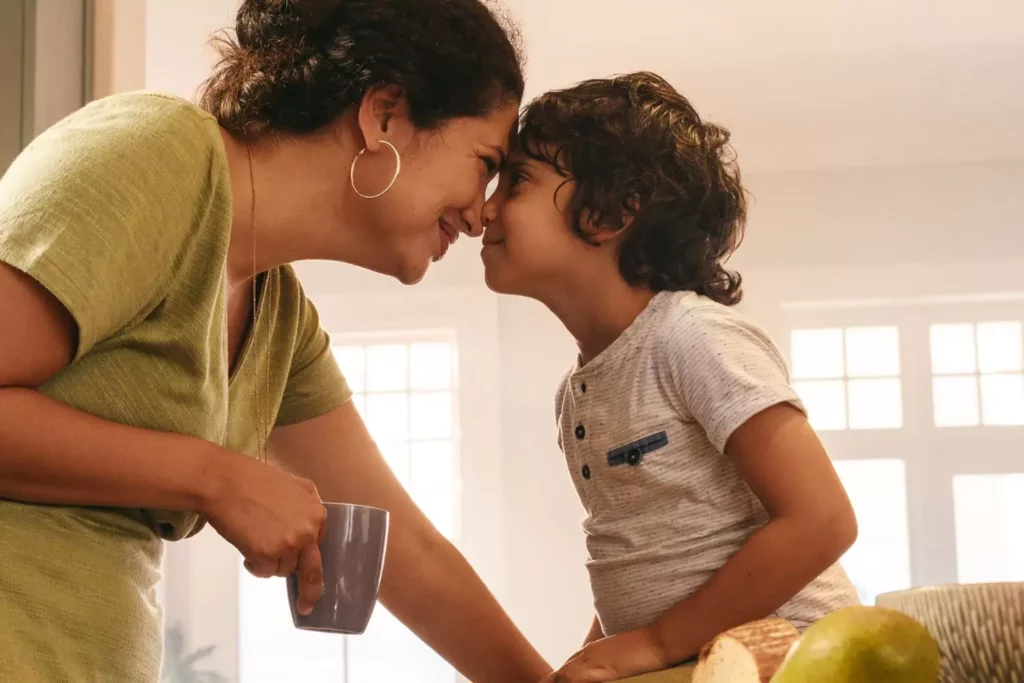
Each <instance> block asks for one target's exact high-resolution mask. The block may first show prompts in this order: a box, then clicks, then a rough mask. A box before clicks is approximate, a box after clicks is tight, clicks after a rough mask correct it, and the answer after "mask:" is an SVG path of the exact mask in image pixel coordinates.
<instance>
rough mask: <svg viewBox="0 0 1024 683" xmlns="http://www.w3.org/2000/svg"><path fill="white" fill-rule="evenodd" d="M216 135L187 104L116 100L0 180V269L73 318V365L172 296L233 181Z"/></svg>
mask: <svg viewBox="0 0 1024 683" xmlns="http://www.w3.org/2000/svg"><path fill="white" fill-rule="evenodd" d="M217 135H218V134H217V131H216V125H215V124H214V123H213V122H212V121H210V120H207V119H205V118H204V117H203V115H202V113H201V112H200V111H199V110H196V109H195V108H194V107H192V105H190V104H188V103H187V102H184V101H183V100H182V101H179V100H175V99H173V98H166V97H159V96H155V95H141V94H133V95H131V96H122V97H115V98H109V99H108V100H101V101H99V102H97V103H94V104H92V105H89V106H88V107H86V108H84V109H82V110H79V111H78V112H76V113H74V114H72V115H71V116H70V117H69V118H67V119H65V120H63V121H62V122H60V123H58V124H57V125H56V126H54V127H53V128H51V129H50V130H48V131H47V132H45V133H43V134H42V135H41V136H40V137H39V138H37V139H36V140H34V141H33V142H32V143H31V144H30V145H29V146H28V147H27V148H26V149H25V150H24V151H23V152H22V154H21V155H20V156H19V157H18V158H17V159H16V160H15V161H14V163H13V164H12V165H11V167H10V168H9V169H8V171H7V173H6V174H5V175H4V176H3V179H2V180H0V261H3V262H5V263H7V264H8V265H10V266H12V267H14V268H16V269H18V270H20V271H22V272H24V273H25V274H27V275H28V276H30V277H31V278H33V279H34V280H36V281H37V282H38V283H39V284H41V285H42V286H43V287H45V288H46V289H47V290H49V291H50V292H51V293H52V294H53V295H54V296H55V297H56V298H57V299H58V300H59V301H60V302H61V303H62V304H63V305H64V307H65V308H66V309H67V310H68V312H69V313H70V314H71V315H72V317H73V318H74V319H75V321H76V323H77V326H78V347H77V351H76V358H77V357H80V356H82V355H83V354H85V353H87V352H88V351H89V350H90V349H91V348H93V347H94V346H95V345H96V344H98V343H100V342H102V341H103V340H104V339H107V338H109V337H112V336H114V335H115V334H116V333H118V332H119V331H120V330H122V329H123V328H125V327H126V326H128V325H130V324H131V323H132V322H133V321H134V320H137V319H140V318H141V317H144V316H145V315H146V314H147V313H148V312H149V311H150V310H152V309H153V308H154V307H155V306H156V305H157V304H158V303H159V301H160V299H161V297H162V296H164V295H165V294H166V291H167V290H168V289H169V287H170V284H171V281H172V279H173V275H174V273H175V269H176V266H177V265H178V263H179V262H180V261H181V258H182V254H183V250H184V248H185V247H186V246H187V243H188V242H189V236H190V234H191V233H192V231H193V229H194V227H195V226H196V225H197V224H198V223H199V222H200V221H201V220H202V217H203V215H204V213H205V212H207V211H208V210H209V209H210V206H211V197H212V196H213V194H214V191H215V185H216V184H217V183H218V182H221V183H226V171H225V170H224V164H223V162H222V161H221V158H222V155H220V157H218V152H219V144H220V142H219V139H218V138H217V137H216V136H217ZM218 161H220V163H219V164H218V163H217V162H218Z"/></svg>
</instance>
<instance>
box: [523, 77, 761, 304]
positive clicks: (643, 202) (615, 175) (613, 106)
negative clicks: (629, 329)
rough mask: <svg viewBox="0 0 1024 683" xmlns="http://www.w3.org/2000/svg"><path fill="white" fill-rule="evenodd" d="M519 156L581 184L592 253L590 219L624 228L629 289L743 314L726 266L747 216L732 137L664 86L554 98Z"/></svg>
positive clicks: (527, 123) (543, 104)
mask: <svg viewBox="0 0 1024 683" xmlns="http://www.w3.org/2000/svg"><path fill="white" fill-rule="evenodd" d="M517 145H518V146H519V147H520V148H521V149H522V150H523V151H524V152H525V153H526V154H527V155H528V156H531V157H533V158H535V159H537V160H539V161H541V162H544V163H547V164H550V165H551V166H553V167H554V168H555V169H556V170H557V171H558V172H559V173H560V174H561V175H563V176H564V177H565V178H566V179H567V182H568V179H572V180H573V181H574V182H575V184H576V187H575V191H574V193H573V197H572V200H571V202H570V204H569V211H570V213H571V221H572V228H573V231H574V232H575V233H576V234H577V235H579V236H580V237H581V238H583V239H585V240H587V241H589V242H591V243H593V239H592V236H591V235H590V234H589V230H588V229H587V228H586V227H585V226H584V225H583V222H584V216H585V217H586V222H587V223H588V224H590V225H595V226H601V227H605V228H611V229H616V230H617V229H623V228H625V230H626V231H625V235H624V239H623V243H622V250H621V253H620V255H619V270H620V271H621V273H622V276H623V277H624V278H625V279H626V281H627V282H629V283H630V284H632V285H637V286H645V287H649V288H651V289H652V290H654V291H664V290H673V291H682V290H686V291H694V292H697V293H699V294H703V295H705V296H707V297H709V298H711V299H714V300H715V301H717V302H719V303H722V304H726V305H730V306H731V305H733V304H736V303H739V301H740V299H741V298H742V296H743V292H742V284H741V283H742V279H741V278H740V276H739V274H738V273H736V272H732V271H729V270H727V269H726V268H725V266H724V262H725V261H726V260H727V259H728V257H729V256H730V255H731V254H732V252H733V251H735V250H736V248H737V247H738V246H739V244H740V241H741V240H742V238H743V230H744V225H745V222H746V213H747V206H746V196H745V192H744V190H743V186H742V185H741V183H740V172H739V168H738V166H737V165H736V159H735V153H734V152H733V150H732V147H731V146H730V145H729V131H727V130H726V129H725V128H722V127H720V126H716V125H714V124H712V123H707V122H705V121H702V120H701V118H700V116H699V115H698V114H697V112H696V111H695V110H694V108H693V106H692V105H691V104H690V103H689V101H687V99H686V98H685V97H683V96H682V95H680V94H679V93H678V92H676V90H675V89H674V88H673V87H672V86H671V85H669V83H668V82H666V81H665V80H664V79H663V78H661V77H660V76H657V75H656V74H652V73H646V72H641V73H634V74H628V75H624V76H619V77H616V78H610V79H599V80H590V81H585V82H583V83H580V84H578V85H576V86H574V87H572V88H568V89H566V90H556V91H553V92H549V93H546V94H544V95H542V96H540V97H539V98H537V99H536V100H534V101H533V102H531V103H530V104H529V105H528V106H527V108H526V109H525V111H524V112H523V114H522V117H521V121H520V132H519V135H518V141H517Z"/></svg>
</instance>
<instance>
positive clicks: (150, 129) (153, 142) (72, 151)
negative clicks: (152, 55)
mask: <svg viewBox="0 0 1024 683" xmlns="http://www.w3.org/2000/svg"><path fill="white" fill-rule="evenodd" d="M54 148H59V150H60V151H61V156H63V157H65V158H74V157H75V156H77V155H84V156H86V157H87V158H88V159H89V160H90V161H91V162H92V163H93V164H101V163H103V162H108V161H111V162H114V163H115V164H116V165H118V166H120V162H121V161H130V160H131V159H133V158H139V157H143V158H145V157H147V158H151V159H150V161H152V162H156V163H160V164H161V166H162V167H163V168H164V169H174V168H180V169H182V170H191V169H195V167H196V166H197V165H200V164H209V163H210V161H211V160H213V159H216V158H217V157H222V152H221V151H222V148H223V142H222V140H221V138H220V129H219V127H218V126H217V122H216V120H215V119H214V118H213V117H212V116H211V115H210V114H208V113H206V112H204V111H203V110H201V109H200V108H199V106H197V105H196V104H194V103H191V102H189V101H187V100H185V99H182V98H180V97H175V96H173V95H166V94H161V93H155V92H144V91H139V92H128V93H122V94H117V95H111V96H109V97H103V98H101V99H97V100H94V101H92V102H89V103H88V104H86V105H85V106H83V108H82V109H80V110H78V111H77V112H74V113H73V114H71V115H69V116H68V117H67V118H65V119H62V120H61V121H59V122H57V123H56V124H54V125H53V126H52V127H51V128H49V129H48V130H46V131H45V132H43V133H42V134H41V135H40V136H39V137H37V138H36V139H35V140H33V142H32V143H31V144H30V145H29V146H28V147H27V148H26V151H25V152H24V153H23V156H25V157H30V158H31V157H32V156H33V153H36V152H38V153H45V151H47V150H54Z"/></svg>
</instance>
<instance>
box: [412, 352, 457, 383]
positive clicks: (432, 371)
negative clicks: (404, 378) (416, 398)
mask: <svg viewBox="0 0 1024 683" xmlns="http://www.w3.org/2000/svg"><path fill="white" fill-rule="evenodd" d="M452 355H453V353H452V345H451V344H448V343H445V342H440V343H436V344H413V345H412V346H411V347H410V348H409V385H410V386H411V387H412V388H413V389H450V388H451V386H452Z"/></svg>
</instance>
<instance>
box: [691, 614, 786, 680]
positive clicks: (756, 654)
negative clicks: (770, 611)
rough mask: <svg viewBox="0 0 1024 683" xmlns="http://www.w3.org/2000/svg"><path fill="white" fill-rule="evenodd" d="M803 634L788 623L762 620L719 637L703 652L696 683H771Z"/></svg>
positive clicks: (703, 649)
mask: <svg viewBox="0 0 1024 683" xmlns="http://www.w3.org/2000/svg"><path fill="white" fill-rule="evenodd" d="M798 640H800V632H799V631H798V630H797V629H796V627H795V626H793V624H791V623H789V622H788V621H786V620H785V619H761V620H760V621H752V622H750V623H749V624H744V625H743V626H737V627H736V628H734V629H730V630H728V631H726V632H725V633H722V634H720V635H718V636H716V637H715V638H714V639H713V640H712V641H711V642H709V643H708V644H707V645H705V646H704V647H703V648H702V649H701V652H700V657H699V659H698V661H697V668H696V669H695V670H694V672H693V683H769V681H770V680H771V678H772V676H774V675H775V672H776V671H777V670H778V668H779V667H780V666H782V662H783V661H784V660H785V659H786V655H787V654H788V653H789V651H790V649H791V648H792V647H793V645H794V644H795V643H796V642H797V641H798Z"/></svg>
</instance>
